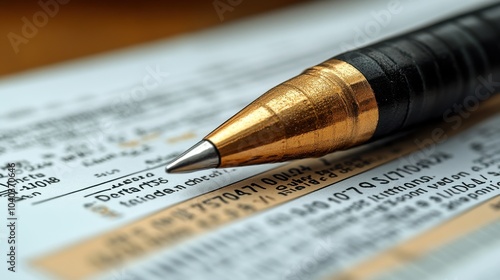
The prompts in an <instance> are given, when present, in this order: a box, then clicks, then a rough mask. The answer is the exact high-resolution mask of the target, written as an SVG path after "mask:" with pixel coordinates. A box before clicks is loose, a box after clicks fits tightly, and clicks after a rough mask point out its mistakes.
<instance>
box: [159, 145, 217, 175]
mask: <svg viewBox="0 0 500 280" xmlns="http://www.w3.org/2000/svg"><path fill="white" fill-rule="evenodd" d="M219 163H220V158H219V153H218V152H217V149H216V148H215V147H214V145H213V144H212V143H210V141H207V140H201V141H200V142H198V143H197V144H196V145H194V146H193V147H191V148H190V149H189V150H187V151H185V152H184V153H182V154H181V155H180V156H178V157H177V158H175V159H174V160H173V161H172V162H170V163H169V164H168V165H167V168H165V171H166V172H167V173H184V172H192V171H197V170H201V169H207V168H216V167H218V166H219Z"/></svg>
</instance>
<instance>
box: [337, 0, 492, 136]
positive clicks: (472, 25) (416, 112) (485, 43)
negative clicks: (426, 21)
mask: <svg viewBox="0 0 500 280" xmlns="http://www.w3.org/2000/svg"><path fill="white" fill-rule="evenodd" d="M336 58H337V59H339V60H343V61H345V62H347V63H349V64H351V65H353V66H354V67H356V68H357V69H358V70H359V71H360V72H361V73H363V74H364V75H365V77H366V78H367V79H368V81H369V82H370V85H371V86H372V88H373V90H374V92H375V96H376V99H377V103H378V105H379V112H380V118H379V124H378V126H377V130H376V132H375V135H374V137H378V136H382V135H385V134H388V133H390V132H392V131H394V130H397V129H401V128H404V127H407V126H409V125H412V124H415V123H418V122H421V121H424V120H426V119H429V118H437V117H440V116H442V115H443V113H444V112H446V110H448V109H450V108H453V107H454V105H455V106H461V105H462V103H463V102H465V101H468V102H472V101H473V100H472V99H474V100H476V101H478V100H483V99H484V97H485V96H486V95H491V94H493V93H496V92H498V91H500V86H499V85H500V4H496V5H493V6H490V7H488V8H485V9H481V10H479V11H477V12H473V13H469V14H466V15H462V16H458V17H455V18H453V19H450V20H447V21H445V22H441V23H438V24H435V25H433V26H430V27H428V28H425V29H422V30H418V31H415V32H412V33H410V34H406V35H404V36H400V37H396V38H393V39H389V40H386V41H383V42H381V43H377V44H374V45H371V46H368V47H365V48H362V49H359V50H355V51H351V52H347V53H344V54H342V55H340V56H337V57H336ZM493 88H494V90H492V89H493ZM466 98H467V99H466ZM468 99H470V100H468ZM466 104H467V103H466ZM455 108H456V107H455Z"/></svg>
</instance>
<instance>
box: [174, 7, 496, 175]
mask: <svg viewBox="0 0 500 280" xmlns="http://www.w3.org/2000/svg"><path fill="white" fill-rule="evenodd" d="M495 81H498V82H495ZM485 82H489V84H488V85H487V86H485V85H484V84H485ZM499 82H500V5H499V4H495V5H492V6H489V7H486V8H483V9H480V10H477V11H474V12H470V13H467V14H463V15H460V16H457V17H454V18H451V19H448V20H445V21H443V22H440V23H437V24H434V25H432V26H430V27H426V28H423V29H420V30H417V31H414V32H411V33H408V34H404V35H402V36H398V37H395V38H392V39H388V40H384V41H382V42H379V43H376V44H373V45H370V46H367V47H364V48H361V49H357V50H353V51H349V52H346V53H344V54H341V55H339V56H336V57H334V58H331V59H329V60H327V61H325V62H323V63H321V64H319V65H316V66H314V67H312V68H309V69H307V70H305V71H304V72H303V73H302V74H300V75H298V76H296V77H293V78H291V79H290V80H288V81H286V82H284V83H282V84H279V85H278V86H276V87H274V88H272V89H270V90H269V91H268V92H266V93H265V94H263V95H262V96H261V97H259V98H258V99H256V100H255V101H254V102H252V103H251V104H249V105H248V106H247V107H245V108H244V109H243V110H241V111H240V112H239V113H237V114H236V115H235V116H233V117H232V118H230V119H229V120H228V121H226V122H225V123H223V124H222V125H221V126H219V127H218V128H217V129H215V130H214V131H213V132H211V133H210V134H208V135H207V136H206V137H205V138H204V139H203V140H202V141H200V142H198V144H196V145H195V146H193V147H192V148H191V149H189V150H187V151H186V152H184V153H183V154H181V155H180V156H178V157H177V158H176V159H174V160H173V161H172V162H171V163H170V164H168V165H167V167H166V171H167V172H170V173H178V172H190V171H196V170H201V169H206V168H218V167H221V168H223V167H234V166H244V165H252V164H261V163H271V162H282V161H288V160H293V159H300V158H308V157H319V156H323V155H326V154H328V153H331V152H334V151H336V150H341V149H347V148H349V147H353V146H356V145H359V144H361V143H364V142H366V141H369V140H372V139H377V138H380V137H382V136H385V135H390V134H391V133H394V132H396V131H398V130H401V129H404V128H407V127H409V126H412V125H414V124H418V123H421V122H423V121H426V120H430V119H434V118H438V117H440V116H441V117H443V114H448V113H453V112H455V113H456V111H457V108H460V106H464V105H468V104H469V103H474V102H475V103H477V102H478V101H482V100H484V99H486V98H487V97H488V93H491V92H496V91H499V90H500V86H499V84H500V83H499ZM486 91H488V92H486Z"/></svg>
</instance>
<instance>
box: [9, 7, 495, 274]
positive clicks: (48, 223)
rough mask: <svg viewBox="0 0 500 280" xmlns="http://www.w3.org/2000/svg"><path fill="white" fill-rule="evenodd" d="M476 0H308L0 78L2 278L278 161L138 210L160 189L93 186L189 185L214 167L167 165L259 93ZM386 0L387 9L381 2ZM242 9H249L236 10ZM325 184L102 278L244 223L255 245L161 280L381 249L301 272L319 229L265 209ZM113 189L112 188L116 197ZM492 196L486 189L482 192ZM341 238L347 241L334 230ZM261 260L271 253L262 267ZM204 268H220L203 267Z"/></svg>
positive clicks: (138, 270) (448, 168) (457, 143)
mask: <svg viewBox="0 0 500 280" xmlns="http://www.w3.org/2000/svg"><path fill="white" fill-rule="evenodd" d="M481 4H484V3H477V1H460V2H459V3H458V2H456V1H439V2H437V1H385V0H384V1H378V0H377V1H369V2H358V1H335V2H333V1H332V2H318V3H311V4H307V5H302V6H297V7H294V8H290V9H287V10H283V11H278V12H275V13H272V14H268V15H263V16H259V17H256V18H254V19H251V20H246V21H243V22H238V23H234V24H229V25H226V26H223V27H221V28H218V29H213V30H209V31H205V32H201V33H198V34H194V35H189V36H182V37H178V38H175V39H172V40H167V41H164V42H157V43H154V44H150V45H145V46H140V47H136V48H132V49H128V50H123V51H118V52H114V53H110V54H105V55H99V56H95V57H93V58H90V59H85V60H81V61H78V62H70V63H65V64H62V65H59V66H53V67H48V68H45V69H41V70H36V71H32V72H27V73H25V74H21V75H16V76H12V77H5V78H3V79H2V80H0V98H1V100H0V103H1V104H2V105H3V106H2V111H1V112H0V163H1V164H2V166H5V165H6V164H7V163H10V162H14V163H16V170H17V172H16V179H17V180H18V181H17V184H16V189H17V191H18V196H21V197H22V200H21V201H18V202H17V203H16V206H15V207H16V208H15V217H17V220H16V223H17V224H16V238H17V239H16V263H15V269H16V272H15V273H13V272H10V271H8V270H7V269H8V267H9V264H8V263H7V262H6V261H2V262H1V263H2V265H1V266H0V278H1V279H51V278H52V277H51V275H50V274H48V273H45V272H43V271H41V270H38V269H35V268H33V267H32V266H31V265H30V264H29V260H32V259H34V258H37V257H40V256H43V255H44V254H47V253H49V252H52V251H54V250H57V249H59V248H64V247H66V246H68V245H70V244H74V243H75V242H79V241H81V240H83V239H87V238H89V237H91V236H98V235H99V234H102V233H104V232H106V231H109V230H111V229H114V228H117V227H120V226H122V225H125V224H127V223H129V222H131V221H135V220H137V219H140V218H142V217H145V216H147V215H149V214H151V213H154V212H156V211H158V210H160V209H163V208H166V207H168V206H170V205H173V204H175V203H178V202H180V201H184V200H186V199H189V198H192V197H194V196H196V195H199V194H202V193H206V192H208V191H211V190H215V189H218V188H221V187H223V186H225V185H228V184H230V183H233V182H236V181H239V180H241V179H244V178H247V177H250V176H252V175H254V174H257V173H259V172H263V171H266V170H268V169H270V168H271V167H275V166H278V165H261V166H254V167H245V168H238V169H234V170H233V169H231V170H227V173H225V174H224V175H222V176H218V177H214V178H212V179H211V180H209V181H206V182H203V183H199V184H196V186H193V187H191V188H187V189H182V190H179V191H176V192H175V193H173V194H168V195H164V196H162V197H161V198H158V199H152V200H147V202H142V203H136V205H133V203H131V202H130V200H131V199H135V198H136V197H137V196H139V200H140V197H145V196H146V195H147V194H151V193H153V192H154V191H155V190H156V189H155V188H153V187H148V186H146V187H144V189H142V190H141V192H140V193H127V192H125V191H122V193H118V192H115V191H114V190H113V191H108V192H103V193H102V194H101V195H100V196H99V194H94V193H96V192H99V191H102V190H105V189H108V188H113V187H117V188H116V189H117V190H118V189H120V190H121V189H123V188H121V186H120V185H119V184H120V183H121V184H122V186H125V185H128V184H130V186H132V185H134V186H137V184H138V183H136V182H145V181H146V179H145V178H146V177H147V176H151V178H152V179H151V180H153V179H155V180H157V181H159V180H160V178H161V179H165V180H166V181H168V183H165V185H166V186H167V185H168V186H169V187H172V186H175V185H176V184H185V183H186V181H187V180H189V179H190V178H193V177H201V176H208V175H210V174H212V173H213V171H210V170H209V171H200V172H198V173H194V174H181V175H169V174H165V173H164V167H163V166H164V165H165V163H166V162H168V161H169V160H170V159H172V157H173V156H175V155H176V154H178V153H180V152H182V151H183V150H185V149H186V148H188V147H190V146H191V145H193V144H194V143H195V142H197V141H198V140H199V139H200V138H202V137H203V136H204V135H205V134H207V133H208V132H210V131H211V130H212V129H214V128H215V127H216V126H217V125H218V124H220V123H221V122H223V121H224V120H225V119H227V118H228V117H230V116H231V115H233V114H234V113H236V112H237V111H238V110H239V109H240V108H242V107H243V106H245V105H246V104H248V103H249V102H250V101H252V100H253V99H255V98H256V97H258V96H259V95H260V94H262V93H263V92H264V91H265V90H267V89H268V88H270V87H272V86H273V85H276V84H277V83H279V82H282V81H284V80H285V79H287V78H289V77H291V76H293V75H296V74H298V73H300V71H302V70H303V69H305V68H306V67H308V66H311V65H314V64H316V63H319V62H321V61H323V60H326V59H328V58H330V57H332V56H334V55H336V54H338V53H340V52H342V51H345V50H347V49H348V48H353V47H357V46H359V45H363V44H367V43H369V42H372V41H374V40H378V39H381V38H384V37H387V36H389V35H392V34H395V33H398V32H402V31H405V30H409V29H413V28H415V27H417V26H422V25H423V24H426V23H430V22H434V21H436V20H437V19H440V18H443V17H445V16H448V15H453V14H456V13H457V12H459V11H463V10H466V9H469V8H471V7H475V6H478V5H481ZM390 5H392V6H390ZM389 6H390V7H393V8H392V9H391V10H389V8H388V7H389ZM394 7H395V8H394ZM238 8H240V9H244V7H243V6H241V7H238ZM391 11H393V12H391ZM394 11H397V12H394ZM214 12H215V11H214ZM384 15H385V17H384ZM387 15H389V17H387ZM498 121H499V119H498V117H497V118H496V119H494V120H490V121H489V122H487V123H485V124H484V127H487V128H488V127H490V128H491V127H494V126H495V124H496V123H498ZM470 133H472V134H473V132H470ZM471 137H474V136H471ZM456 139H457V140H453V141H450V142H447V143H446V144H443V145H442V146H439V150H440V151H446V152H447V153H450V154H454V155H455V154H456V151H460V150H463V149H464V147H465V146H466V144H464V143H469V142H470V141H469V142H464V141H462V140H463V138H456ZM471 141H472V140H471ZM461 156H463V157H464V159H463V160H467V159H470V158H472V157H473V155H472V154H467V153H463V154H462V155H461ZM457 160H460V159H457ZM395 164H396V165H397V163H389V164H387V165H384V166H382V167H379V168H377V169H375V170H371V171H369V172H367V173H365V174H363V175H359V176H355V177H353V178H351V179H349V180H348V181H345V182H343V183H342V184H339V185H336V186H335V188H337V189H339V188H340V189H341V188H345V187H347V186H349V184H352V183H354V182H358V181H362V180H365V179H366V178H371V177H372V176H374V174H375V173H383V172H384V170H391V168H394V166H395ZM455 164H456V163H447V164H445V165H441V166H439V168H436V169H433V171H432V173H433V174H434V173H435V176H441V175H439V174H448V173H451V172H454V170H455V169H456V168H457V167H456V166H455ZM7 174H8V171H7V170H6V169H3V170H0V183H1V184H2V185H1V186H0V191H4V189H6V184H7V176H8V175H7ZM122 176H123V178H121V179H117V178H120V177H122ZM148 178H149V177H148ZM110 180H112V181H110ZM108 181H110V182H108ZM106 182H107V183H106ZM329 192H331V190H330V188H325V189H322V190H321V191H317V192H314V193H312V194H309V195H307V196H304V197H302V198H300V199H297V200H295V201H293V202H289V203H286V204H284V205H281V206H279V207H276V208H273V209H272V210H270V211H266V212H265V213H261V214H259V215H255V216H252V217H249V218H247V219H244V220H242V221H239V222H237V223H233V224H230V225H227V226H226V227H224V228H222V229H219V230H217V231H214V232H210V233H207V234H206V235H203V236H202V237H197V238H195V239H192V240H189V241H187V242H185V243H182V244H180V245H179V246H176V247H175V248H167V249H165V250H162V251H161V252H160V253H156V254H154V255H152V256H149V257H148V258H146V259H141V260H140V261H137V262H136V263H133V264H130V265H129V266H128V267H127V268H125V270H118V272H117V271H111V272H107V273H104V274H102V275H100V276H99V275H98V276H97V277H103V278H105V279H134V278H132V276H131V275H135V276H136V277H143V279H153V277H154V275H152V274H151V273H150V272H148V267H149V266H153V265H154V264H157V263H158V261H159V260H160V259H162V258H163V259H165V258H171V257H174V256H176V255H181V256H182V254H181V252H183V251H185V250H191V249H192V248H194V247H196V246H199V245H200V244H203V243H204V242H209V240H213V239H217V238H220V237H222V236H226V234H228V235H231V234H232V233H233V234H234V232H236V231H237V230H238V229H239V228H248V227H257V228H259V230H261V231H262V236H261V237H257V236H254V237H253V238H255V239H252V240H248V243H246V244H245V245H244V246H240V247H237V248H233V249H230V248H229V249H224V250H223V251H222V252H219V253H217V254H216V255H214V256H212V257H207V258H205V259H203V262H202V263H204V264H198V263H196V262H193V263H192V264H191V266H187V267H186V268H184V269H182V270H181V272H179V273H180V274H172V275H171V277H169V279H312V278H314V277H323V276H325V275H328V273H333V272H334V271H335V270H336V269H340V268H342V267H347V266H349V265H351V264H353V263H355V262H356V261H357V260H359V259H362V258H366V257H367V256H369V255H372V254H375V253H376V252H377V250H372V251H369V252H366V254H365V255H362V256H356V257H353V258H352V259H349V258H346V259H345V262H344V263H339V264H338V266H331V267H328V266H326V264H325V265H323V264H321V265H319V264H317V267H316V268H315V269H314V270H313V271H310V272H309V270H308V269H302V266H301V264H302V263H303V262H304V261H307V260H308V259H310V258H314V254H315V250H316V249H317V248H318V245H317V244H318V243H317V242H321V240H320V241H313V240H311V238H315V236H316V235H315V232H314V231H315V230H317V228H314V227H310V225H308V223H307V222H305V221H303V222H300V223H291V224H290V225H289V226H288V227H287V228H286V229H283V228H279V229H277V228H273V227H270V226H269V225H268V224H266V221H267V218H268V217H269V216H270V215H273V213H277V212H284V211H285V212H286V211H288V210H287V209H290V208H293V207H296V206H298V205H302V204H304V203H306V202H307V201H314V200H319V199H322V197H324V196H327V195H328V193H329ZM110 193H115V194H116V195H115V197H111V196H110ZM2 194H4V195H5V194H6V192H5V191H4V192H3V193H2ZM92 194H93V195H92ZM496 194H498V192H496ZM494 195H495V193H491V194H488V195H486V196H484V197H481V200H484V199H486V198H488V197H493V196H494ZM97 197H99V198H97ZM106 197H107V198H106ZM106 199H108V200H106ZM6 200H7V198H6V197H5V196H3V197H2V203H1V208H2V210H1V211H0V213H1V215H0V217H1V219H2V221H6V222H7V218H8V215H7V213H8V212H7V209H8V206H7V203H6ZM92 205H94V206H95V205H104V206H106V207H107V208H108V209H111V210H112V211H110V212H108V213H106V215H101V214H99V213H97V212H96V211H91V210H90V209H92ZM451 216H452V214H450V215H449V216H443V217H441V218H440V219H438V220H436V221H435V222H434V223H431V224H429V225H426V226H425V227H422V228H418V229H415V230H414V231H412V230H409V229H405V230H404V232H403V233H402V235H401V236H400V237H398V238H399V239H397V240H390V242H389V243H387V244H381V245H380V246H381V247H380V248H379V249H380V250H381V249H382V248H385V247H388V246H390V245H391V242H399V241H400V240H403V239H404V238H406V237H408V236H412V235H414V234H416V233H417V232H421V231H423V230H424V229H425V228H428V227H430V226H431V225H436V224H439V222H440V221H442V220H446V219H447V218H449V217H451ZM309 222H310V221H309ZM352 230H354V231H355V232H358V233H362V232H363V230H365V229H364V228H359V229H350V231H346V232H345V233H342V234H352ZM8 235H9V232H8V231H7V230H5V226H2V230H1V236H0V237H1V240H2V245H1V246H2V247H1V248H2V249H1V253H2V256H3V257H2V259H4V260H8V256H6V253H4V252H7V251H8V248H9V247H8V244H6V242H4V241H7V240H8V239H7V237H8ZM335 238H336V239H337V240H344V239H342V238H343V237H342V235H339V236H335ZM266 240H267V242H269V243H268V244H267V245H266V246H265V248H267V249H260V250H257V251H255V250H254V251H252V250H253V249H252V248H255V247H254V246H257V245H255V244H256V243H258V242H259V241H266ZM307 241H308V242H310V243H307ZM299 243H300V244H303V246H304V247H303V248H302V250H303V251H300V250H301V249H300V248H296V249H297V250H298V251H295V253H294V251H292V252H291V251H289V249H290V248H292V247H293V246H294V244H295V245H297V244H299ZM252 244H253V245H252ZM330 245H331V244H330ZM330 245H328V246H330ZM337 245H339V246H340V245H341V244H337ZM334 247H335V246H334ZM245 248H247V249H248V251H245V250H244V249H245ZM301 252H302V253H301ZM233 257H234V260H235V262H233V263H232V264H231V265H230V266H229V267H230V269H229V268H225V266H224V265H223V264H221V263H220V262H218V260H219V261H220V258H233ZM264 257H266V258H269V259H268V260H267V261H264V260H265V258H264ZM266 265H267V266H268V267H267V268H265V267H266ZM207 267H219V268H220V269H218V270H213V271H211V272H209V270H207V269H206V268H207ZM259 267H260V268H259ZM294 269H298V270H297V271H298V272H297V271H295V270H294ZM301 271H302V272H304V271H305V272H304V273H305V274H304V276H300V275H302V274H300V273H302V272H301ZM297 273H299V274H297ZM308 273H310V274H308ZM127 277H129V278H127ZM215 277H217V278H215ZM257 277H258V278H257ZM294 277H300V278H294ZM311 277H312V278H311ZM138 279H139V278H138Z"/></svg>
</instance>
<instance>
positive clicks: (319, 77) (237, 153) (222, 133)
mask: <svg viewBox="0 0 500 280" xmlns="http://www.w3.org/2000/svg"><path fill="white" fill-rule="evenodd" d="M377 122H378V107H377V103H376V101H375V95H374V93H373V90H372V88H371V86H370V84H369V83H368V81H367V80H366V79H365V77H364V76H363V75H362V74H361V73H360V72H359V71H358V70H357V69H356V68H354V67H353V66H351V65H350V64H348V63H346V62H343V61H340V60H335V59H331V60H327V61H325V62H323V63H322V64H320V65H317V66H314V67H312V68H310V69H307V70H306V71H304V72H303V73H302V74H300V75H299V76H296V77H294V78H292V79H290V80H288V81H286V82H284V83H282V84H280V85H278V86H276V87H274V88H272V89H271V90H269V91H268V92H266V93H265V94H264V95H262V96H261V97H259V98H258V99H257V100H255V101H254V102H253V103H251V104H250V105H248V106H247V107H246V108H244V109H243V110H241V111H240V112H239V113H238V114H236V115H235V116H234V117H232V118H231V119H229V120H228V121H227V122H225V123H224V124H222V125H221V126H220V127H219V128H217V129H216V130H214V131H213V132H212V133H210V134H209V135H208V136H207V137H205V139H207V140H209V141H210V142H212V143H213V144H214V145H215V146H216V147H217V149H218V151H219V154H220V157H221V161H220V165H219V167H229V166H241V165H250V164H259V163H268V162H280V161H287V160H291V159H299V158H306V157H318V156H322V155H325V154H328V153H331V152H333V151H336V150H339V149H346V148H348V147H351V146H354V145H357V144H360V143H361V142H364V141H366V140H368V139H370V137H371V136H372V135H373V133H374V132H375V128H376V127H377Z"/></svg>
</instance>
